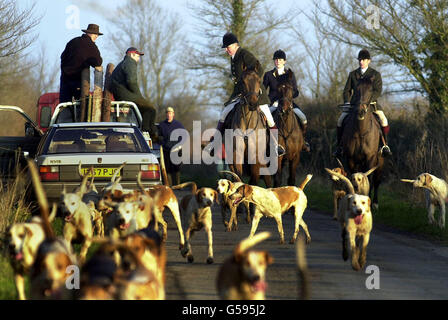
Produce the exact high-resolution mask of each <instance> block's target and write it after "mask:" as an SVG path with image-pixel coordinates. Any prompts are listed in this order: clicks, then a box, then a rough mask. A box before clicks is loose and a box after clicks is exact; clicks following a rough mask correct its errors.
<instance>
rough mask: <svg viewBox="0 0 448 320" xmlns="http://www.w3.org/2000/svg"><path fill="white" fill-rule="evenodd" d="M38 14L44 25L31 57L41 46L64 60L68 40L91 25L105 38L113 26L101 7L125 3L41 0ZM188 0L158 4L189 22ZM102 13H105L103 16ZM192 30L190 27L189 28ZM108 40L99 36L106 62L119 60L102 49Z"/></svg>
mask: <svg viewBox="0 0 448 320" xmlns="http://www.w3.org/2000/svg"><path fill="white" fill-rule="evenodd" d="M18 3H19V5H21V6H23V7H29V6H30V4H32V3H33V1H32V0H18ZM35 3H36V6H35V9H36V10H35V12H34V13H35V15H36V16H41V17H42V19H41V22H40V24H39V25H38V26H37V27H36V29H35V31H36V34H37V35H38V39H37V41H36V42H35V43H34V44H33V46H32V48H31V50H30V51H31V54H33V52H38V50H40V46H43V47H45V50H46V54H47V56H48V57H49V59H58V60H59V59H60V54H61V53H62V51H63V50H64V48H65V45H66V44H67V42H68V41H70V40H71V39H73V38H74V37H77V36H80V35H81V34H82V31H81V30H82V29H87V25H88V24H89V23H95V24H98V25H99V26H100V32H102V33H104V34H105V35H106V34H107V32H108V29H109V28H110V26H109V25H108V24H109V23H108V21H107V11H101V9H98V8H102V7H105V8H110V9H116V8H117V7H118V6H119V5H120V4H122V3H124V1H123V0H121V1H120V0H96V1H92V0H78V1H76V0H38V1H36V2H35ZM186 3H187V0H166V1H158V4H159V5H160V6H162V7H166V8H170V10H172V11H173V12H175V13H176V15H178V16H179V17H181V18H182V19H183V20H188V17H187V16H186V10H185V8H186ZM98 11H101V12H104V13H100V12H98ZM185 27H186V28H188V26H187V25H185ZM103 39H105V38H104V37H103V38H102V37H99V39H98V40H97V42H96V44H97V46H98V48H99V49H100V52H101V55H102V57H103V60H104V61H105V62H106V63H108V62H109V61H112V60H113V59H114V58H115V57H114V55H113V54H112V53H109V52H107V51H106V50H102V47H103V46H104V45H105V44H104V41H102V40H103Z"/></svg>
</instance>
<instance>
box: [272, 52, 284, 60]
mask: <svg viewBox="0 0 448 320" xmlns="http://www.w3.org/2000/svg"><path fill="white" fill-rule="evenodd" d="M275 59H283V60H286V53H285V52H284V51H283V50H277V51H275V52H274V57H273V58H272V60H275Z"/></svg>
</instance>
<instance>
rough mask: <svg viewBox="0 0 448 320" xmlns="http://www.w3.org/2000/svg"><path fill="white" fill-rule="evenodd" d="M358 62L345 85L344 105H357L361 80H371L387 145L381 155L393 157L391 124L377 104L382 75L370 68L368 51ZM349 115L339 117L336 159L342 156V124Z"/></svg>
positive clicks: (376, 111) (365, 51)
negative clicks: (389, 142)
mask: <svg viewBox="0 0 448 320" xmlns="http://www.w3.org/2000/svg"><path fill="white" fill-rule="evenodd" d="M358 62H359V68H358V69H356V70H353V71H352V72H350V74H349V75H348V79H347V83H346V84H345V88H344V93H343V97H344V104H347V105H349V104H351V105H353V104H355V103H356V99H357V97H356V96H355V94H354V93H355V91H356V88H357V87H358V84H359V81H360V80H361V79H367V78H370V79H371V80H372V91H373V92H372V98H371V103H372V104H375V105H376V108H375V109H376V110H374V111H373V112H374V113H375V114H376V115H377V116H378V118H379V122H380V125H381V130H382V132H383V136H384V141H385V145H384V146H383V147H382V148H381V153H382V155H383V156H389V155H391V151H390V148H389V146H388V145H387V135H388V133H389V124H388V121H387V118H386V116H385V115H384V112H383V110H382V109H381V106H380V105H379V104H378V103H377V100H378V98H379V96H380V95H381V91H382V90H383V82H382V79H381V74H380V73H379V72H378V71H376V70H375V69H373V68H371V67H369V64H370V62H371V59H370V53H369V51H367V50H366V49H362V50H361V51H359V53H358ZM347 115H348V112H344V111H343V112H342V114H341V116H340V117H339V120H338V124H337V147H336V151H335V153H334V154H333V155H334V156H336V157H340V156H342V146H341V140H342V133H343V128H342V124H343V121H344V119H345V117H346V116H347Z"/></svg>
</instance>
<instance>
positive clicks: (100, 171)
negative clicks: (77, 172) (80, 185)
mask: <svg viewBox="0 0 448 320" xmlns="http://www.w3.org/2000/svg"><path fill="white" fill-rule="evenodd" d="M117 170H118V168H93V172H94V177H99V178H107V177H112V176H113V175H114V174H115V172H116V171H117ZM82 174H83V175H84V176H85V175H89V177H91V176H92V174H91V172H90V168H82ZM119 176H120V172H118V173H117V177H119Z"/></svg>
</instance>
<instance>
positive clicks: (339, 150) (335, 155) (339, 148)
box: [333, 127, 343, 158]
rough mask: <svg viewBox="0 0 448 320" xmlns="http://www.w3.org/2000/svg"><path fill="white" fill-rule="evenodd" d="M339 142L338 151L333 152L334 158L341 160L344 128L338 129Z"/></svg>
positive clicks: (337, 143) (337, 144) (337, 142)
mask: <svg viewBox="0 0 448 320" xmlns="http://www.w3.org/2000/svg"><path fill="white" fill-rule="evenodd" d="M336 129H337V136H336V138H337V141H336V151H335V152H333V157H335V158H340V157H342V146H341V140H342V132H343V131H342V127H337V128H336Z"/></svg>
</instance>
